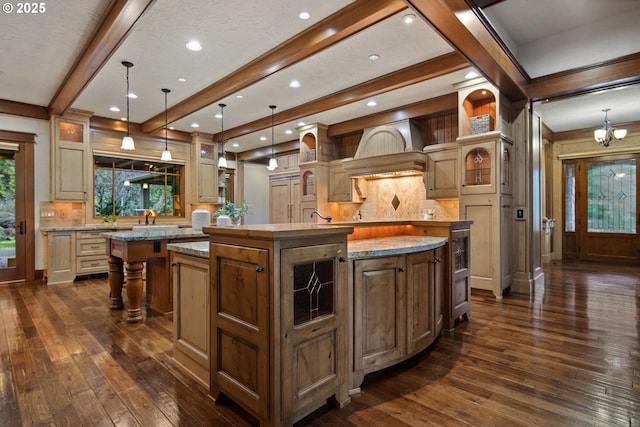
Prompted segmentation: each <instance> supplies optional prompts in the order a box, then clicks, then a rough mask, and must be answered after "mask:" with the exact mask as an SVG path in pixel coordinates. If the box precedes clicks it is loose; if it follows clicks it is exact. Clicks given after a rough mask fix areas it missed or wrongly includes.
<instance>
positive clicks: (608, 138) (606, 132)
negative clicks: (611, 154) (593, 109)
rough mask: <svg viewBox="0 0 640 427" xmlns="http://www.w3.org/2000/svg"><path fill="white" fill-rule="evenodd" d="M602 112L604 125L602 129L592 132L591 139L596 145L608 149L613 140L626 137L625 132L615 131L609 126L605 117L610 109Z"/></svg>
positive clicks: (609, 122) (624, 130)
mask: <svg viewBox="0 0 640 427" xmlns="http://www.w3.org/2000/svg"><path fill="white" fill-rule="evenodd" d="M602 111H604V124H603V125H602V128H600V129H596V130H595V131H593V138H594V139H595V140H596V142H597V143H598V144H600V145H602V146H604V147H608V146H609V145H610V144H611V143H612V142H613V141H614V140H620V139H622V138H624V137H625V136H627V130H626V129H616V128H614V127H612V126H611V121H610V120H609V118H608V117H607V113H608V112H609V111H611V108H605V109H604V110H602Z"/></svg>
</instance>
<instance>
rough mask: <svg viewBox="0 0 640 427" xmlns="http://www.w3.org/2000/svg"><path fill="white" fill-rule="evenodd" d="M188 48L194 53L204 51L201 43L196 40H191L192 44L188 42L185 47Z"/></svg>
mask: <svg viewBox="0 0 640 427" xmlns="http://www.w3.org/2000/svg"><path fill="white" fill-rule="evenodd" d="M185 46H186V47H187V49H189V50H191V51H193V52H198V51H200V50H202V45H201V44H200V42H198V41H196V40H191V41H190V42H187V44H186V45H185Z"/></svg>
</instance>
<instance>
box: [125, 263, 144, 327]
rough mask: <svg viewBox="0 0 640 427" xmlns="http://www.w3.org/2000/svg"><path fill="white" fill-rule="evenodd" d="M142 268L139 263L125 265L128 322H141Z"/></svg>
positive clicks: (141, 264)
mask: <svg viewBox="0 0 640 427" xmlns="http://www.w3.org/2000/svg"><path fill="white" fill-rule="evenodd" d="M142 268H143V263H141V262H128V263H127V298H128V299H129V316H128V317H127V320H128V321H129V322H138V321H140V320H142V290H143V284H142Z"/></svg>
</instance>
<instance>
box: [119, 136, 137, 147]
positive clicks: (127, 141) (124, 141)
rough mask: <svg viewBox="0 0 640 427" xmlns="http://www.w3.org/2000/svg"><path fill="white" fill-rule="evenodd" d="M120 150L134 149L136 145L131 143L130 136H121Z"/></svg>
mask: <svg viewBox="0 0 640 427" xmlns="http://www.w3.org/2000/svg"><path fill="white" fill-rule="evenodd" d="M120 149H121V150H135V149H136V146H135V144H134V143H133V138H131V137H130V136H128V135H127V136H125V137H124V138H122V145H121V146H120Z"/></svg>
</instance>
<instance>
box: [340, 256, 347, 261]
mask: <svg viewBox="0 0 640 427" xmlns="http://www.w3.org/2000/svg"><path fill="white" fill-rule="evenodd" d="M338 261H340V262H347V259H346V258H345V257H343V256H341V257H340V258H338Z"/></svg>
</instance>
